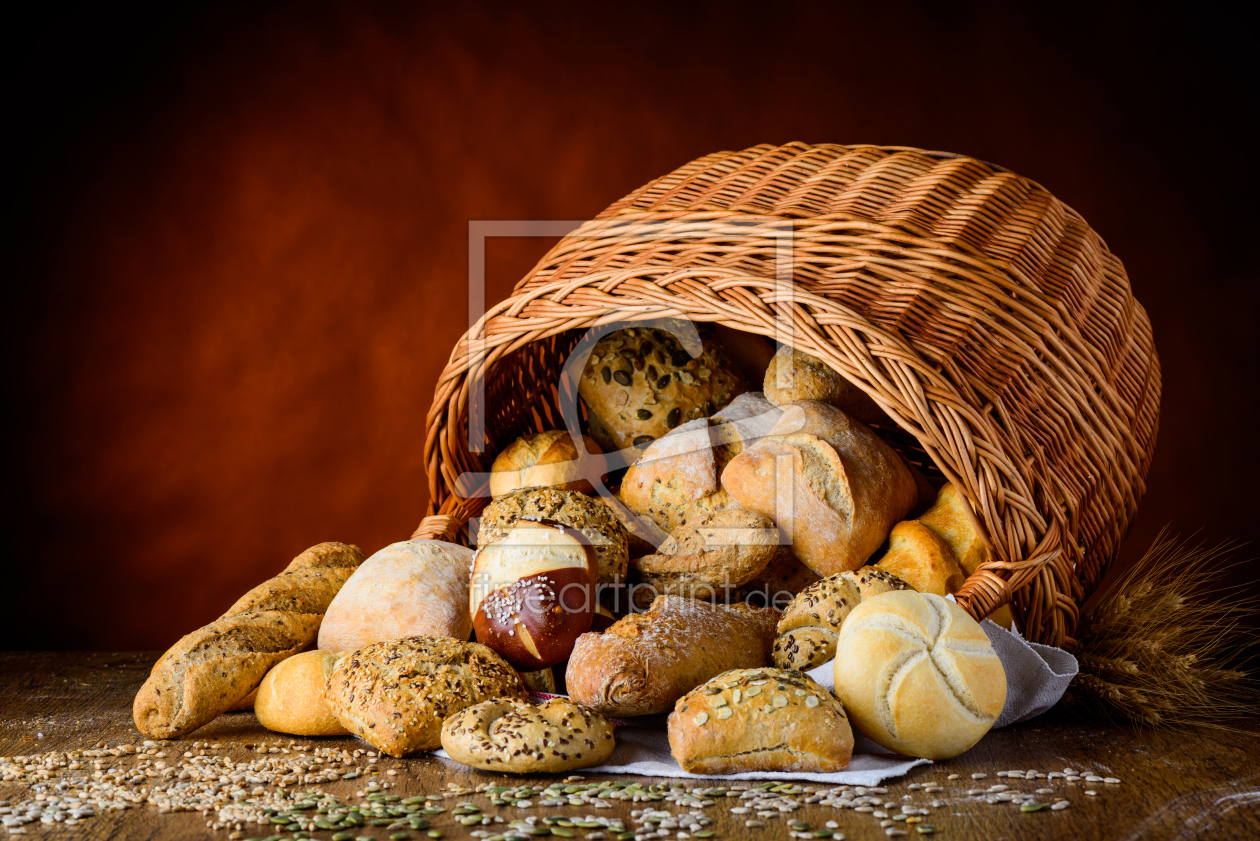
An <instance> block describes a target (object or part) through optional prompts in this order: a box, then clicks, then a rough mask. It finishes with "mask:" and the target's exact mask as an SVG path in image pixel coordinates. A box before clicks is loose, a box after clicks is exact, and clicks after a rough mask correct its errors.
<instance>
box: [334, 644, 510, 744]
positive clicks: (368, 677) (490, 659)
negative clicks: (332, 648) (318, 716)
mask: <svg viewBox="0 0 1260 841" xmlns="http://www.w3.org/2000/svg"><path fill="white" fill-rule="evenodd" d="M324 697H325V698H327V699H328V706H329V708H330V709H331V710H332V711H333V715H335V716H336V717H337V721H339V722H341V726H342V727H345V728H346V729H347V730H349V731H350V732H351V733H353V734H354V735H356V736H358V737H359V738H360V739H363V740H364V741H365V742H367V743H368V744H370V745H371V746H372V747H374V748H377V749H378V750H382V751H384V752H385V753H387V754H389V755H390V756H396V757H400V756H406V755H407V754H409V753H415V752H416V751H421V750H435V749H437V748H439V747H441V745H442V722H443V721H444V720H445V719H446V718H447V716H450V715H451V714H453V713H457V712H459V711H460V710H462V709H464V708H465V707H471V706H472V705H473V704H478V703H480V702H482V701H487V700H490V699H491V698H513V699H517V700H522V701H524V700H528V697H529V696H528V693H526V691H525V685H524V684H523V683H521V679H520V677H518V676H517V674H516V672H514V671H513V670H512V667H511V666H509V665H508V664H507V663H506V662H504V661H503V658H502V657H500V656H499V655H497V654H495V653H494V652H493V651H491V650H490V649H488V648H486V647H485V646H484V645H481V644H480V643H475V642H458V641H456V640H452V639H444V638H442V637H408V638H407V639H401V640H390V641H388V642H378V643H374V644H372V645H369V646H368V647H366V648H361V649H359V650H358V651H347V652H345V653H344V654H342V655H341V656H340V657H339V658H338V659H337V662H336V664H335V665H334V666H333V670H332V673H331V674H329V675H328V683H327V684H326V686H325V687H324Z"/></svg>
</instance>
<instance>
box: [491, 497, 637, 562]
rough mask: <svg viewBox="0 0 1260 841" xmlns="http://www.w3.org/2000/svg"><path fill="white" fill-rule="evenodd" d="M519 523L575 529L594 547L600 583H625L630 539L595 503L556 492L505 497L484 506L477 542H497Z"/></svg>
mask: <svg viewBox="0 0 1260 841" xmlns="http://www.w3.org/2000/svg"><path fill="white" fill-rule="evenodd" d="M521 520H552V521H554V522H556V523H559V524H561V525H565V526H568V527H569V528H572V529H576V530H577V531H579V532H581V533H582V534H583V535H584V536H585V537H586V539H587V540H589V541H590V542H591V545H592V546H594V547H595V556H596V558H597V559H598V560H599V581H600V583H609V582H613V581H623V580H625V576H626V564H627V563H628V562H629V559H630V549H629V542H630V537H629V535H628V534H627V532H626V527H625V526H623V525H622V524H621V521H620V520H618V519H617V516H616V515H615V514H613V512H612V511H611V510H609V508H608V506H607V505H604V504H603V503H601V502H600V501H599V500H596V499H592V498H591V497H589V496H585V495H584V494H580V493H578V492H577V491H566V490H561V489H559V488H526V489H525V490H521V491H516V492H514V493H510V494H507V495H506V496H503V497H500V498H499V499H496V500H495V501H494V502H492V503H490V504H489V505H488V506H486V510H485V512H484V513H483V514H482V515H481V531H480V533H479V534H478V537H477V542H478V543H479V544H480V545H482V546H485V545H486V544H488V543H494V542H495V541H497V540H501V539H502V538H504V537H506V536H507V535H508V532H510V531H511V530H512V527H513V526H515V525H516V524H517V523H518V522H519V521H521Z"/></svg>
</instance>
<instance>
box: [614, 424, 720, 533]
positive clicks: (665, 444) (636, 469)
mask: <svg viewBox="0 0 1260 841" xmlns="http://www.w3.org/2000/svg"><path fill="white" fill-rule="evenodd" d="M718 475H719V474H718V464H717V459H716V456H715V453H714V451H713V440H712V438H711V437H710V430H709V419H708V418H697V419H695V420H693V421H688V422H687V423H684V424H682V425H681V426H679V427H678V428H677V429H674V430H671V431H670V432H669V434H668V435H665V436H664V437H662V438H659V439H657V440H656V441H653V442H652V443H651V444H649V445H648V447H647V449H645V450H644V451H643V455H641V456H639V458H638V460H637V461H635V463H634V464H632V465H631V466H630V469H629V470H627V471H626V475H625V478H624V479H623V480H622V482H621V491H620V497H621V501H622V502H623V503H625V505H626V507H627V508H629V509H630V510H631V511H633V512H634V513H635V514H638V515H639V516H640V517H645V518H647V519H648V520H650V521H652V522H653V523H654V524H655V525H656V526H657V527H658V528H660V529H661V531H663V532H665V533H667V534H668V533H669V532H672V531H673V530H674V529H676V528H678V527H679V526H682V525H686V523H687V522H688V521H690V520H694V519H695V518H697V517H699V516H701V515H704V514H709V513H712V512H714V511H721V510H723V509H725V508H731V507H733V506H734V505H735V503H734V501H733V500H732V499H731V497H730V495H729V494H727V492H726V491H724V490H723V489H722V485H721V483H720V482H719V481H718Z"/></svg>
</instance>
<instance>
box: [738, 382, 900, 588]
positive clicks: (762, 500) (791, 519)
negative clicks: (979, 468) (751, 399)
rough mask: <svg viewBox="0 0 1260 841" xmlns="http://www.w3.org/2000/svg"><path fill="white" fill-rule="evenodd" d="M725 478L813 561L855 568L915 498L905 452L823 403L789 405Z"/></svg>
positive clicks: (828, 569)
mask: <svg viewBox="0 0 1260 841" xmlns="http://www.w3.org/2000/svg"><path fill="white" fill-rule="evenodd" d="M722 485H723V487H724V488H726V490H727V491H728V492H729V493H730V494H731V496H732V497H734V498H735V500H736V501H737V502H738V503H739V504H740V505H741V506H742V507H744V508H750V509H752V510H754V511H760V512H761V513H762V514H765V515H766V516H768V517H770V518H771V519H773V520H774V521H775V524H776V525H778V527H779V528H780V529H781V530H782V531H783V533H784V535H785V536H786V537H787V538H788V539H789V540H790V541H791V543H792V551H793V552H794V553H795V554H796V556H797V557H798V558H800V559H801V561H802V562H804V563H805V564H806V565H807V566H809V567H810V569H812V570H814V571H815V572H817V573H819V574H820V575H831V574H833V573H837V572H843V571H844V570H846V569H857V568H858V567H860V566H861V565H862V564H863V563H865V562H866V560H867V558H869V557H870V555H871V553H873V552H874V551H875V550H876V549H877V548H879V546H880V544H882V543H883V542H884V539H885V538H886V537H887V536H888V532H889V530H890V529H891V528H892V526H893V524H894V523H896V522H897V521H898V520H900V519H901V518H902V517H903V516H904V515H905V514H906V512H907V511H909V510H910V508H911V506H912V505H914V502H915V500H916V498H917V493H916V490H915V485H914V479H913V478H912V477H911V475H910V471H909V469H908V468H907V467H906V465H905V462H904V461H902V459H901V457H900V456H899V455H897V453H896V452H895V451H894V450H893V449H892V448H891V447H889V446H888V445H887V444H886V443H884V442H883V441H882V440H881V439H880V438H879V437H878V436H877V435H875V433H874V432H872V431H871V430H870V429H868V428H867V427H866V426H863V425H862V424H860V423H858V422H857V421H855V420H854V419H853V418H851V417H849V416H848V415H846V414H845V413H844V412H842V411H840V410H839V409H836V408H835V407H833V406H830V405H828V404H825V403H819V402H816V401H803V402H800V403H794V404H792V405H791V406H788V407H787V408H786V409H785V410H784V413H783V417H782V418H781V419H780V420H779V422H778V423H777V424H776V425H775V428H774V434H773V435H770V436H768V437H766V438H763V439H761V440H760V441H758V442H757V444H756V445H754V446H753V447H750V448H749V449H747V450H745V451H744V452H743V453H741V454H740V455H739V456H737V457H736V458H735V459H734V460H733V461H731V463H730V464H729V465H727V467H726V470H725V471H723V473H722Z"/></svg>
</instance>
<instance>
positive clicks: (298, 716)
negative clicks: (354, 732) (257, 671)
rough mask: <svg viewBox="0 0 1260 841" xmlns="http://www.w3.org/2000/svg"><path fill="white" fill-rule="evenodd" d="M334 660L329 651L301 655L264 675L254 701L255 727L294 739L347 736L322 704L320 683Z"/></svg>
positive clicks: (283, 662) (330, 669)
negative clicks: (256, 722)
mask: <svg viewBox="0 0 1260 841" xmlns="http://www.w3.org/2000/svg"><path fill="white" fill-rule="evenodd" d="M337 656H338V655H336V654H334V653H332V652H331V651H303V652H302V653H301V654H294V655H293V656H292V657H290V658H289V659H288V660H282V661H281V662H280V663H278V664H277V665H276V666H275V668H273V669H272V670H271V671H269V672H267V675H266V677H264V678H263V679H262V683H261V684H260V685H259V686H258V697H257V698H256V699H255V701H254V715H256V716H258V723H259V724H261V725H262V726H263V727H266V728H267V729H268V730H274V731H276V732H277V733H292V734H293V735H294V736H345V735H348V733H349V731H348V730H346V728H344V727H342V726H341V724H340V723H339V722H338V721H337V718H336V716H334V715H333V714H332V710H330V709H329V708H328V702H327V701H325V700H324V683H325V682H326V681H327V680H328V675H329V674H331V673H332V670H333V664H335V663H336V662H337Z"/></svg>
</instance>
